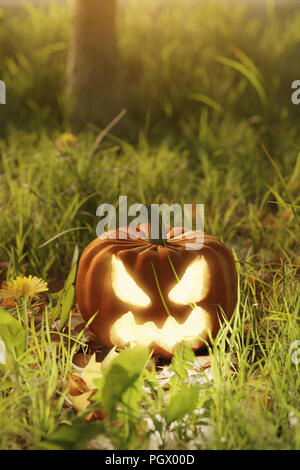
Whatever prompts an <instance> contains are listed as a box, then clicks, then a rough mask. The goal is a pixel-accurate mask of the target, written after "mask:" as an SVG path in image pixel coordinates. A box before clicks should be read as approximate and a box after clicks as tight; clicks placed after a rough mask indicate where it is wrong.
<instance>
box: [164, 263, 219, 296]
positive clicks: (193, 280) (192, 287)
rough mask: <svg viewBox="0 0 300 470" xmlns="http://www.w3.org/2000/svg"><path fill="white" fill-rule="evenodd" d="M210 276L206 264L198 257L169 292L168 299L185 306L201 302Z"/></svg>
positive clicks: (207, 287) (207, 288) (205, 293)
mask: <svg viewBox="0 0 300 470" xmlns="http://www.w3.org/2000/svg"><path fill="white" fill-rule="evenodd" d="M209 284H210V275H209V269H208V265H207V262H206V261H205V259H204V258H203V257H199V258H197V259H196V261H194V262H193V263H192V264H190V266H189V267H188V268H187V269H186V271H185V273H184V275H183V276H182V278H181V280H180V281H179V282H178V284H176V286H175V287H173V289H172V290H171V291H170V292H169V299H170V300H172V302H175V303H176V304H181V305H187V304H190V303H194V302H195V303H197V302H200V301H201V300H203V299H204V298H205V297H206V295H207V293H208V290H209Z"/></svg>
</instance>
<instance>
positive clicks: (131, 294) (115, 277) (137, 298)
mask: <svg viewBox="0 0 300 470" xmlns="http://www.w3.org/2000/svg"><path fill="white" fill-rule="evenodd" d="M111 263H112V274H111V276H112V286H113V289H114V291H115V294H116V296H117V297H119V299H120V300H122V301H123V302H127V303H129V304H132V305H137V306H138V307H147V306H148V305H150V303H151V300H150V299H149V297H148V295H147V294H145V292H144V291H143V290H142V289H141V288H140V287H139V286H138V285H137V283H136V282H135V281H134V280H133V279H132V277H131V276H130V275H129V274H128V272H127V271H126V269H125V267H124V265H123V263H122V261H121V260H119V259H118V258H117V257H116V256H115V255H113V256H112V260H111Z"/></svg>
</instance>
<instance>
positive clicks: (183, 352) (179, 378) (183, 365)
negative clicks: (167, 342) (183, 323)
mask: <svg viewBox="0 0 300 470" xmlns="http://www.w3.org/2000/svg"><path fill="white" fill-rule="evenodd" d="M194 360H195V354H194V352H193V350H192V348H191V347H190V346H189V345H188V344H187V343H185V342H182V343H180V344H179V345H178V346H177V348H176V349H175V353H174V356H173V358H172V362H171V365H170V367H169V370H170V372H175V374H174V375H173V376H172V377H171V378H170V381H169V384H170V397H173V396H175V395H176V394H177V392H178V390H179V389H180V388H181V387H182V386H183V380H184V379H186V378H187V377H188V369H192V368H193V363H194Z"/></svg>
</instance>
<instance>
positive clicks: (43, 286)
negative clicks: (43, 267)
mask: <svg viewBox="0 0 300 470" xmlns="http://www.w3.org/2000/svg"><path fill="white" fill-rule="evenodd" d="M47 290H48V285H47V282H45V281H43V279H40V278H38V277H36V276H34V277H32V276H29V277H23V276H18V277H17V278H16V279H13V280H12V281H8V282H7V283H6V284H5V285H4V287H3V289H0V297H2V298H4V299H6V298H8V297H14V298H15V299H18V298H19V297H25V298H26V299H28V298H31V297H35V296H36V295H37V294H39V293H40V292H46V291H47Z"/></svg>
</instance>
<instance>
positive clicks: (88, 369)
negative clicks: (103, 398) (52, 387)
mask: <svg viewBox="0 0 300 470" xmlns="http://www.w3.org/2000/svg"><path fill="white" fill-rule="evenodd" d="M117 355H118V353H117V352H116V347H114V348H112V349H111V350H110V351H109V353H108V354H107V356H106V357H105V358H104V360H103V361H102V362H97V360H96V354H95V353H94V354H93V355H89V356H88V362H87V363H86V358H87V356H84V355H80V360H77V361H76V363H74V364H73V366H74V368H76V370H77V371H78V373H76V372H74V373H72V374H68V376H67V385H66V387H65V393H66V395H67V399H68V401H69V403H70V404H71V405H72V407H73V408H74V409H75V410H76V411H77V412H78V413H82V412H84V411H86V410H87V409H88V408H89V406H90V405H91V401H90V397H91V396H92V395H93V394H94V393H95V391H96V390H97V388H96V386H95V384H94V380H95V379H99V378H101V377H102V375H103V371H104V370H105V368H106V367H107V366H108V365H109V364H110V362H111V361H112V360H113V359H114V358H115V357H116V356H117ZM82 356H84V357H85V359H84V358H83V357H82ZM78 363H79V364H80V365H82V364H85V366H84V367H79V366H78ZM103 417H104V414H103V412H102V411H101V410H95V411H92V412H91V413H90V414H89V415H88V416H86V417H85V420H88V421H89V420H91V419H103Z"/></svg>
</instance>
